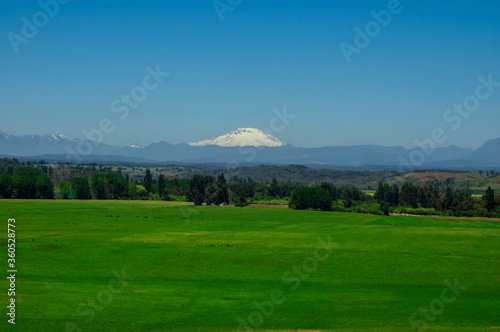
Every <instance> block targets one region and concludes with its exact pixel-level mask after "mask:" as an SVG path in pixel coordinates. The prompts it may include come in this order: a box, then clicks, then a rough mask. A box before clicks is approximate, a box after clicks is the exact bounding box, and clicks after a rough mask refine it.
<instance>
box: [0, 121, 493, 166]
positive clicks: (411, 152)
mask: <svg viewBox="0 0 500 332" xmlns="http://www.w3.org/2000/svg"><path fill="white" fill-rule="evenodd" d="M0 156H8V157H21V158H22V157H31V158H30V159H31V160H41V159H44V160H47V161H70V162H91V161H97V162H104V161H123V162H151V163H155V162H182V163H218V164H228V163H230V164H233V165H234V164H239V165H252V164H302V165H316V166H319V167H322V166H324V167H328V166H341V167H371V168H380V169H384V168H388V169H391V168H392V169H394V168H398V167H402V169H403V170H407V169H410V168H412V169H413V168H448V169H471V168H478V169H483V168H486V167H500V138H498V139H492V140H489V141H487V142H485V143H484V144H483V145H482V146H481V147H480V148H478V149H477V150H473V149H468V148H460V147H457V146H448V147H439V148H435V149H421V148H415V149H407V148H404V147H401V146H391V147H389V146H378V145H357V146H326V147H319V148H300V147H294V146H291V145H289V144H287V143H286V142H284V141H282V140H280V139H278V138H276V137H274V136H272V135H269V134H266V133H264V132H262V131H260V130H258V129H254V128H240V129H237V130H235V131H233V132H231V133H228V134H226V135H222V136H218V137H214V138H211V139H207V140H202V141H200V142H194V143H188V144H185V143H180V144H169V143H167V142H158V143H152V144H150V145H148V146H145V147H142V146H139V145H130V146H111V145H107V144H104V143H98V142H94V141H83V140H80V139H74V138H70V137H67V136H64V135H22V136H16V135H12V134H9V133H7V132H5V131H0Z"/></svg>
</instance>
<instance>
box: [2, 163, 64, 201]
mask: <svg viewBox="0 0 500 332" xmlns="http://www.w3.org/2000/svg"><path fill="white" fill-rule="evenodd" d="M0 196H1V197H3V198H28V199H30V198H41V199H52V198H54V184H53V183H52V181H50V180H49V178H48V177H47V176H46V175H45V174H44V173H43V172H42V171H40V170H39V169H37V168H33V167H19V168H15V169H14V170H13V172H12V175H10V174H1V175H0Z"/></svg>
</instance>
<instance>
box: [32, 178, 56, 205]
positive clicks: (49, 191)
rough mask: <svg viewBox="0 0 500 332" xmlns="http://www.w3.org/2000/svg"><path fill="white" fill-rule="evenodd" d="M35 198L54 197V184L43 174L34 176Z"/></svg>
mask: <svg viewBox="0 0 500 332" xmlns="http://www.w3.org/2000/svg"><path fill="white" fill-rule="evenodd" d="M35 179H36V180H35V186H36V198H40V199H54V184H53V183H52V181H50V179H49V178H48V177H47V176H46V175H45V174H44V175H43V176H42V175H40V176H37V177H36V178H35Z"/></svg>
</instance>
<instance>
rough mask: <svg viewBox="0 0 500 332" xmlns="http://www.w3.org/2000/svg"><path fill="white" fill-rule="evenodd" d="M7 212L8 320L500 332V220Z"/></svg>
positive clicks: (65, 326)
mask: <svg viewBox="0 0 500 332" xmlns="http://www.w3.org/2000/svg"><path fill="white" fill-rule="evenodd" d="M0 216H1V218H0V220H1V222H2V223H3V226H1V227H0V228H1V229H3V231H2V235H1V237H0V251H1V253H0V257H3V258H2V259H3V262H2V267H3V271H2V275H3V276H4V277H3V278H2V279H1V281H0V289H1V291H0V294H1V295H0V301H1V303H2V305H1V307H2V308H3V309H1V310H2V311H3V312H1V316H0V317H2V321H1V323H0V330H5V331H11V330H12V331H13V330H17V331H236V330H238V329H239V330H241V331H252V330H259V331H260V330H262V331H283V330H288V331H297V330H315V331H357V332H360V331H362V332H368V331H380V332H382V331H389V332H391V331H408V332H412V331H500V310H499V308H500V259H499V257H500V223H498V222H492V221H466V220H434V219H429V218H420V217H395V216H390V217H382V216H375V215H368V214H354V213H346V214H344V213H334V212H316V211H293V210H288V209H271V208H270V209H268V208H252V207H246V208H232V207H206V206H203V207H194V206H192V205H191V203H182V202H161V201H157V202H155V201H62V200H51V201H41V200H29V201H28V200H24V201H23V200H0ZM8 218H15V219H16V224H15V225H16V228H15V230H16V268H17V270H18V272H17V273H16V296H15V298H16V302H15V303H16V320H15V322H16V324H15V326H13V325H12V324H9V323H8V322H7V320H8V319H9V317H8V316H7V315H6V313H7V310H8V309H7V308H6V306H7V305H8V303H9V302H8V301H9V299H10V297H9V296H8V295H7V290H8V288H9V283H8V282H7V279H6V277H7V276H8V274H7V272H6V270H7V259H8V257H7V219H8Z"/></svg>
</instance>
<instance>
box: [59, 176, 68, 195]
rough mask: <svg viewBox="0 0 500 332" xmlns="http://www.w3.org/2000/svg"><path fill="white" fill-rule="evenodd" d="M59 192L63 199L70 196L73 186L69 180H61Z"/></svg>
mask: <svg viewBox="0 0 500 332" xmlns="http://www.w3.org/2000/svg"><path fill="white" fill-rule="evenodd" d="M59 192H60V193H61V198H62V199H68V198H69V194H70V193H71V188H70V187H69V184H68V182H66V181H62V180H61V181H59Z"/></svg>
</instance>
